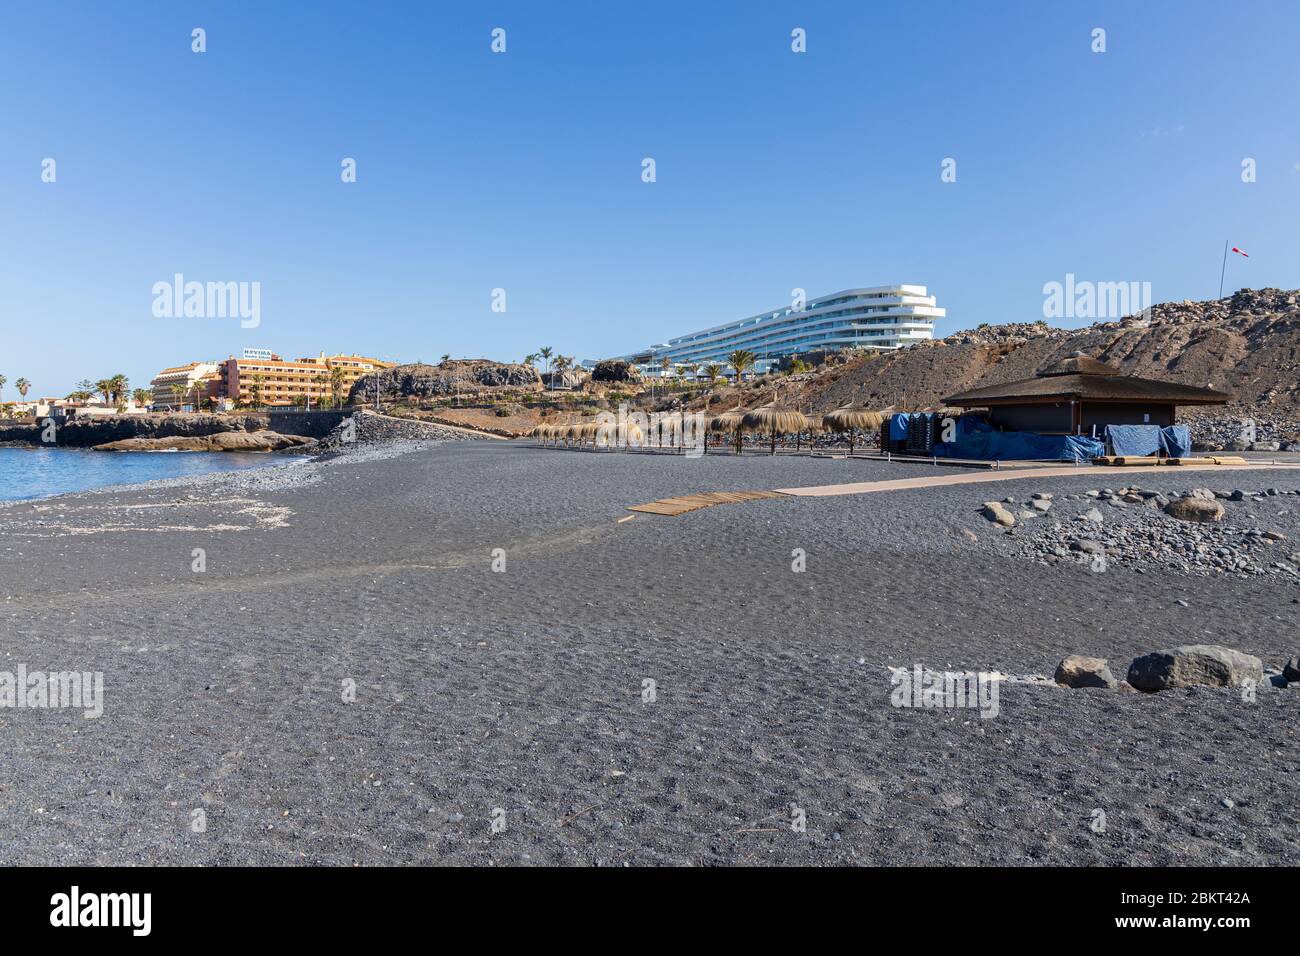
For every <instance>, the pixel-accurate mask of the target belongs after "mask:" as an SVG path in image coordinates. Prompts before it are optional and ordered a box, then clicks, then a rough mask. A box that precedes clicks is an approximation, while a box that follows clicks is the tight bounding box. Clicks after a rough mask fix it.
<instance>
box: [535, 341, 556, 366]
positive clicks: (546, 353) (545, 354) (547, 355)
mask: <svg viewBox="0 0 1300 956" xmlns="http://www.w3.org/2000/svg"><path fill="white" fill-rule="evenodd" d="M551 354H552V353H551V347H550V346H549V345H543V346H542V347H541V348H540V349H538V350H537V355H538V357H539V358H544V359H546V371H547V372H550V370H551Z"/></svg>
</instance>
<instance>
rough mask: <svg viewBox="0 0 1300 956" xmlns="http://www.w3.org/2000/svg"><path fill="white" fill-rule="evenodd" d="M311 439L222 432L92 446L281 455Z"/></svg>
mask: <svg viewBox="0 0 1300 956" xmlns="http://www.w3.org/2000/svg"><path fill="white" fill-rule="evenodd" d="M314 444H315V442H314V441H313V440H312V439H310V438H302V437H300V436H298V435H281V434H279V433H278V432H273V431H265V430H262V431H255V432H242V431H224V432H217V433H216V434H213V435H198V436H193V435H171V436H168V437H165V438H123V439H120V440H118V441H111V442H105V443H104V444H102V445H95V446H93V447H94V449H95V451H283V450H284V449H286V448H302V447H304V446H306V445H314Z"/></svg>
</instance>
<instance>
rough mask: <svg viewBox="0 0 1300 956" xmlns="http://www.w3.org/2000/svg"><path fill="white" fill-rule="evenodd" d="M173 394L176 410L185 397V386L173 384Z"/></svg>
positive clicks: (173, 404) (173, 403) (177, 383)
mask: <svg viewBox="0 0 1300 956" xmlns="http://www.w3.org/2000/svg"><path fill="white" fill-rule="evenodd" d="M171 393H172V407H173V408H175V407H177V406H179V405H180V403H181V399H182V398H184V397H185V386H184V385H182V384H181V383H180V382H172V384H171Z"/></svg>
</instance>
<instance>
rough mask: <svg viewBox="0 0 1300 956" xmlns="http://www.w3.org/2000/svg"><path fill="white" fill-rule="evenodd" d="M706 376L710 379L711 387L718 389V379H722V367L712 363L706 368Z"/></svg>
mask: <svg viewBox="0 0 1300 956" xmlns="http://www.w3.org/2000/svg"><path fill="white" fill-rule="evenodd" d="M704 374H705V375H706V376H707V377H708V379H709V387H710V388H717V387H718V379H720V378H721V377H722V366H721V365H719V364H718V363H717V362H710V363H709V364H708V365H706V366H704Z"/></svg>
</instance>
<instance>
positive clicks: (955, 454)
mask: <svg viewBox="0 0 1300 956" xmlns="http://www.w3.org/2000/svg"><path fill="white" fill-rule="evenodd" d="M934 454H935V456H937V457H939V458H976V459H980V460H983V461H1092V459H1094V458H1096V457H1097V456H1098V455H1103V454H1105V446H1104V445H1102V443H1101V442H1099V441H1097V440H1096V439H1093V438H1088V437H1087V436H1086V435H1039V434H1037V433H1035V432H996V431H994V430H993V428H992V426H990V425H989V423H988V422H986V421H984V420H983V419H979V418H975V417H974V416H971V415H963V416H962V417H961V418H959V419H957V433H956V435H955V436H954V440H953V441H950V442H939V443H938V444H936V445H935V446H934Z"/></svg>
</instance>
